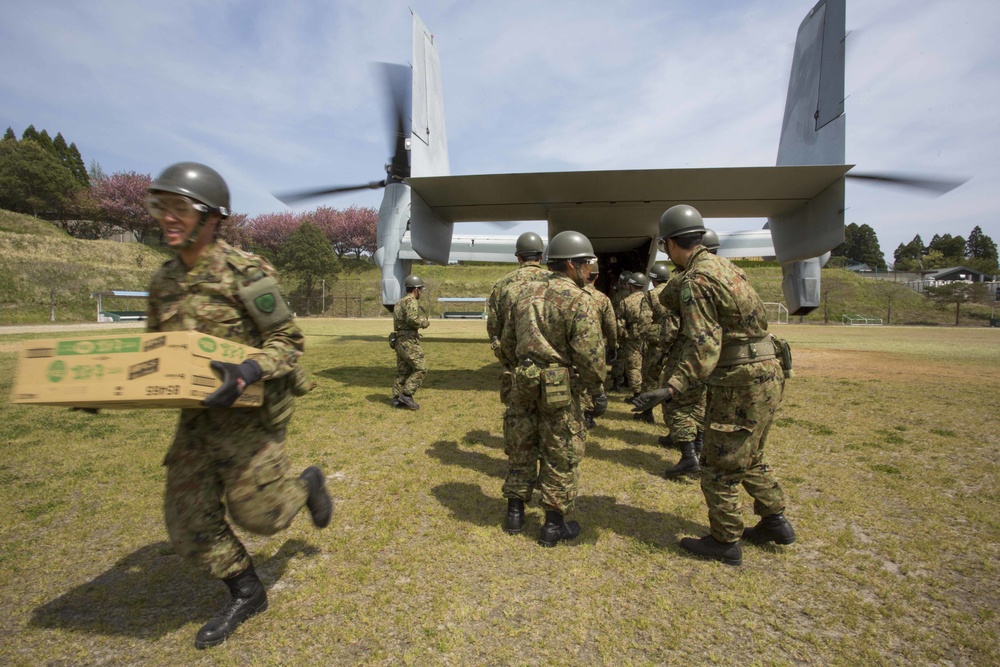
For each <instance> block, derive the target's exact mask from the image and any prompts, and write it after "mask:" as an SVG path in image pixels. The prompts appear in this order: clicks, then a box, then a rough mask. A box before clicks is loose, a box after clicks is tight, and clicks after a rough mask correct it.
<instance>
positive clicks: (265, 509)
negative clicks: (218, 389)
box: [163, 409, 308, 579]
mask: <svg viewBox="0 0 1000 667" xmlns="http://www.w3.org/2000/svg"><path fill="white" fill-rule="evenodd" d="M257 412H258V411H257V410H245V409H228V410H182V411H181V418H180V423H179V424H178V426H177V433H176V434H175V436H174V441H173V443H172V444H171V445H170V450H169V451H168V452H167V456H166V458H165V459H164V461H163V465H165V466H166V467H167V488H166V493H165V494H164V498H163V509H164V515H165V518H166V524H167V534H168V535H169V536H170V542H171V544H173V546H174V549H175V550H176V551H177V553H178V554H180V555H181V556H182V557H183V558H185V559H187V560H188V561H190V562H191V563H193V564H194V565H195V566H197V567H198V568H200V569H201V570H203V571H204V572H206V573H208V574H209V575H211V576H213V577H216V578H219V579H227V578H229V577H232V576H235V575H237V574H239V573H241V572H243V571H244V570H246V568H247V567H248V566H249V565H250V556H249V555H248V554H247V551H246V549H245V548H244V547H243V544H242V543H241V542H240V541H239V539H237V537H236V535H235V534H234V533H233V530H232V528H230V526H229V524H228V523H227V522H226V509H227V508H228V510H229V515H230V517H231V518H232V520H233V522H234V523H235V524H236V525H238V526H240V527H241V528H244V529H246V530H248V531H250V532H252V533H258V534H261V535H273V534H275V533H277V532H279V531H281V530H284V529H285V528H287V527H288V525H289V524H290V523H291V522H292V519H294V518H295V515H296V514H297V513H298V511H299V510H300V509H302V507H303V506H304V505H305V504H306V497H307V496H308V490H307V485H306V482H305V481H304V480H301V479H299V478H297V477H288V467H289V463H288V459H287V458H286V456H285V430H284V429H280V430H277V431H268V430H267V429H265V428H264V427H263V426H261V424H260V420H259V419H258V415H257V414H256V413H257ZM223 500H225V504H223Z"/></svg>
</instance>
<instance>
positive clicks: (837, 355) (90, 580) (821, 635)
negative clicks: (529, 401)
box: [0, 319, 1000, 665]
mask: <svg viewBox="0 0 1000 667" xmlns="http://www.w3.org/2000/svg"><path fill="white" fill-rule="evenodd" d="M302 325H303V328H304V329H305V330H306V333H307V335H308V343H307V346H308V347H307V354H306V356H305V357H304V358H303V360H304V363H305V365H306V366H307V368H308V369H309V370H310V371H311V373H312V374H313V376H314V377H315V379H316V381H317V383H318V387H317V389H316V390H315V391H314V392H312V393H311V394H309V395H307V396H306V397H304V398H303V399H300V401H299V410H298V413H297V414H296V417H295V419H294V421H293V425H292V428H291V432H290V436H289V443H290V453H291V457H292V460H293V464H294V465H295V466H296V467H305V466H306V465H309V464H313V463H315V464H319V465H321V466H322V467H323V468H324V470H326V472H327V474H328V476H329V478H330V479H329V484H330V490H331V492H332V494H333V495H334V497H335V498H336V502H337V510H336V514H335V516H334V520H333V523H332V525H331V526H330V527H329V528H328V529H326V530H325V531H321V532H318V531H316V530H315V529H314V528H313V527H312V525H311V523H310V521H309V519H308V516H306V515H302V516H300V517H298V518H297V519H296V521H295V523H293V525H292V527H291V528H290V529H289V530H288V531H286V532H284V533H282V534H279V535H277V536H274V537H270V538H264V537H257V536H253V535H249V534H244V533H241V537H242V538H243V539H244V541H245V543H246V544H247V545H248V547H249V549H250V550H251V553H252V555H253V557H254V559H255V562H256V564H257V569H258V572H259V573H260V574H261V578H262V579H263V580H264V582H265V584H266V585H267V587H268V588H269V595H270V601H271V607H270V609H269V610H268V611H267V612H266V613H265V614H263V615H261V616H259V617H257V618H255V619H253V620H251V621H248V622H247V623H246V624H244V625H243V626H242V627H241V628H240V629H239V630H238V631H237V633H236V634H235V635H234V637H233V638H232V639H231V640H230V641H228V642H227V643H225V644H224V645H222V646H220V647H218V648H216V649H213V650H210V651H205V652H200V651H196V650H195V649H194V648H193V637H194V634H195V632H196V631H197V629H198V628H199V627H200V625H201V624H202V623H203V622H204V621H205V620H207V619H208V618H209V617H210V616H211V615H212V614H213V613H214V612H215V611H216V610H217V608H218V607H219V606H221V604H222V603H223V602H224V600H225V597H226V595H225V592H224V588H223V586H222V585H221V584H219V583H217V582H214V581H211V580H209V579H207V578H206V577H204V576H203V575H200V574H198V573H196V572H194V571H193V570H192V569H190V567H189V566H188V565H187V564H186V563H185V562H183V561H182V560H181V559H180V558H178V557H177V556H175V555H174V554H173V552H172V550H171V548H170V546H169V544H168V543H167V540H166V534H165V529H164V527H163V523H162V508H161V499H162V492H163V483H164V474H163V469H162V467H161V465H160V463H161V459H162V457H163V454H164V452H165V449H166V447H167V444H168V443H169V441H170V438H171V434H172V430H173V427H174V423H175V420H176V413H175V412H173V411H118V412H115V411H106V412H102V413H101V414H98V415H88V414H81V413H75V412H70V411H68V410H65V409H58V408H47V407H30V406H15V405H12V404H10V403H8V402H7V400H6V399H5V400H4V401H3V403H2V405H0V506H3V507H5V508H7V510H6V511H5V512H4V513H3V515H2V518H0V531H2V540H0V634H2V636H3V638H4V639H3V641H2V642H0V664H4V665H37V664H48V665H135V664H142V665H182V664H183V665H188V664H190V665H277V664H281V665H300V664H301V665H356V664H376V665H378V664H401V665H479V664H484V665H597V664H609V665H663V664H678V665H679V664H747V665H861V664H864V665H869V664H875V665H879V664H883V665H996V664H1000V637H998V629H1000V619H998V618H997V610H998V609H1000V559H998V558H997V553H998V548H1000V515H998V509H1000V497H998V496H1000V494H998V491H997V481H998V480H997V478H998V472H1000V464H998V459H1000V456H998V455H1000V436H998V424H997V417H996V415H997V409H996V401H997V387H998V375H1000V330H996V329H992V330H991V329H983V328H977V329H971V328H960V329H951V328H949V329H938V328H895V327H882V328H852V327H817V326H808V325H807V326H799V325H788V326H784V327H775V329H776V332H777V333H778V334H779V335H782V336H784V337H786V338H788V339H789V340H790V341H791V342H792V344H793V346H794V353H795V361H796V377H795V378H794V379H793V380H791V381H790V382H789V383H788V385H787V389H786V395H785V401H784V404H783V406H782V408H781V411H780V413H779V417H778V421H777V424H776V427H775V428H774V429H773V430H772V439H771V442H770V443H769V451H770V458H771V462H772V463H773V465H774V467H775V469H776V471H777V473H778V476H779V478H780V479H781V480H782V483H783V485H784V487H785V490H786V492H787V494H788V500H789V509H788V513H787V516H788V517H789V519H790V520H791V521H792V523H793V524H794V526H795V528H796V530H797V532H798V535H799V541H798V542H797V543H796V544H794V545H791V546H788V547H767V548H758V547H753V546H745V547H744V565H743V566H742V567H740V568H731V567H727V566H724V565H722V564H719V563H709V562H703V561H699V560H695V559H692V558H689V557H687V556H686V555H685V553H684V552H682V551H681V550H680V549H679V548H678V546H677V540H678V539H679V538H680V537H683V536H688V535H695V536H700V535H703V534H705V532H706V528H707V517H706V512H705V507H704V500H703V498H702V495H701V492H700V489H699V487H698V485H697V483H696V482H694V481H685V482H680V483H676V482H667V481H666V480H664V479H663V478H662V477H661V476H660V474H661V473H662V471H663V470H664V469H665V468H666V467H667V466H668V465H671V464H672V463H673V462H674V461H675V460H676V458H677V454H676V452H673V451H668V450H665V449H661V448H658V447H655V446H654V445H653V444H652V443H654V442H655V440H656V436H657V435H659V434H660V433H661V430H660V429H661V428H662V427H654V426H649V425H646V424H639V423H637V422H635V421H632V420H631V419H630V418H629V413H628V412H627V406H625V405H624V404H623V403H622V402H621V400H620V399H615V398H613V400H612V402H611V407H610V408H609V411H608V414H607V415H606V416H605V417H603V418H601V419H600V420H599V423H598V426H597V428H596V429H594V430H593V431H592V432H591V434H590V438H589V440H588V443H587V456H586V459H585V460H584V462H583V465H582V483H581V484H582V485H581V495H580V498H579V501H578V508H577V512H576V514H575V516H574V518H576V519H578V520H579V521H580V523H581V524H582V526H583V532H582V535H581V536H580V538H579V539H578V540H576V542H575V543H573V544H568V545H563V544H561V545H559V546H558V547H557V548H555V549H543V548H541V547H540V546H538V545H537V544H536V543H535V538H536V536H537V533H538V530H539V527H540V524H541V520H542V517H543V513H542V510H541V509H540V508H539V507H538V506H537V505H536V504H532V505H531V506H530V507H529V516H528V520H527V526H526V530H525V532H524V533H523V534H522V535H520V536H517V537H511V536H508V535H506V534H505V533H504V532H503V531H502V530H501V528H500V524H501V521H502V517H503V512H504V508H505V504H504V502H503V500H502V499H501V497H500V485H501V482H502V479H503V476H504V473H505V457H504V455H503V446H502V438H501V429H500V415H501V406H500V404H499V401H498V398H497V393H496V386H497V374H498V370H497V366H496V364H495V363H494V361H493V357H492V354H491V353H490V351H489V348H488V346H487V345H486V336H485V329H484V325H483V323H482V322H479V321H464V322H462V321H459V322H455V321H441V320H434V321H433V322H432V325H431V328H430V329H428V330H427V337H426V338H425V351H426V353H427V357H428V360H429V363H430V369H431V370H430V372H429V374H428V376H427V381H426V383H425V385H424V388H423V389H422V390H421V391H420V392H419V393H418V394H417V399H418V401H420V403H421V405H422V409H421V410H420V411H419V412H409V411H398V410H392V409H391V408H390V407H389V386H390V384H391V382H392V377H393V374H394V369H395V361H394V357H393V353H392V352H391V351H390V350H389V347H388V345H387V344H386V342H385V340H386V335H387V334H388V330H389V328H390V326H391V325H390V323H389V321H388V320H386V319H381V320H373V319H369V320H303V322H302ZM65 335H70V334H65ZM29 337H31V336H29V335H24V334H22V335H18V336H0V362H2V363H0V394H2V395H3V396H5V397H6V396H9V393H10V388H11V384H12V375H13V366H14V360H15V356H16V352H15V350H16V349H17V347H18V346H17V343H18V342H19V341H21V340H24V339H25V338H29ZM742 499H743V501H744V511H745V517H746V519H747V521H748V522H749V521H753V520H754V518H753V517H752V515H751V503H750V501H749V498H748V497H747V496H746V495H745V494H744V495H742Z"/></svg>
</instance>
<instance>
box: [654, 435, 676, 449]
mask: <svg viewBox="0 0 1000 667" xmlns="http://www.w3.org/2000/svg"><path fill="white" fill-rule="evenodd" d="M656 444H658V445H659V446H660V447H674V441H673V440H672V439H671V438H670V436H669V435H661V436H660V437H659V438H657V439H656ZM675 449H676V448H675Z"/></svg>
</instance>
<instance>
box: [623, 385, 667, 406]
mask: <svg viewBox="0 0 1000 667" xmlns="http://www.w3.org/2000/svg"><path fill="white" fill-rule="evenodd" d="M673 397H674V391H673V389H671V388H670V387H664V388H663V389H654V390H653V391H647V392H646V393H645V394H639V395H638V396H636V397H635V398H634V399H632V400H633V403H632V405H633V406H634V407H633V408H632V412H645V411H646V410H652V409H653V408H655V407H656V406H657V405H659V404H660V403H664V402H666V401H669V400H671V399H673Z"/></svg>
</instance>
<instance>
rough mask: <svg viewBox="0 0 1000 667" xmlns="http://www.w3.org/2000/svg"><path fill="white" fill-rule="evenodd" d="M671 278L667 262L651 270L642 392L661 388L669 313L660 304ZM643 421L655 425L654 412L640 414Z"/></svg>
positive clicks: (646, 294) (654, 266) (643, 353)
mask: <svg viewBox="0 0 1000 667" xmlns="http://www.w3.org/2000/svg"><path fill="white" fill-rule="evenodd" d="M669 278H670V269H669V268H667V264H666V262H657V263H656V264H654V265H653V268H651V269H650V270H649V282H650V283H652V285H653V288H652V289H651V290H649V291H648V292H645V293H644V295H645V297H646V301H647V303H648V304H649V310H650V324H649V326H648V327H647V328H646V335H645V336H644V338H643V350H642V389H641V390H642V391H651V390H653V389H656V388H657V387H659V386H660V385H659V382H660V372H661V371H662V370H663V357H664V354H663V353H664V350H663V341H662V340H661V339H662V333H663V326H664V325H663V320H664V319H665V318H666V316H667V311H666V309H665V308H664V307H663V304H661V303H660V293H661V292H663V288H664V287H665V286H666V284H667V280H668V279H669ZM639 417H640V419H641V421H644V422H646V423H647V424H655V423H656V420H655V419H654V418H653V411H652V410H647V411H646V412H643V413H640V414H639Z"/></svg>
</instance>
